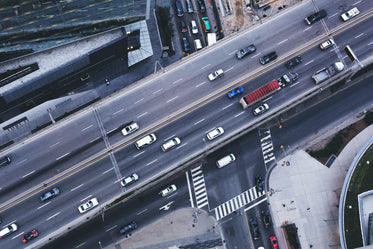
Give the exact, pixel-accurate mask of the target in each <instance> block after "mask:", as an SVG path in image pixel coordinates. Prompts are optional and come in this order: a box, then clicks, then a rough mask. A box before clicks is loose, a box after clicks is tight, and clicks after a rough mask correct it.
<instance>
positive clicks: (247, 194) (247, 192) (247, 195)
mask: <svg viewBox="0 0 373 249" xmlns="http://www.w3.org/2000/svg"><path fill="white" fill-rule="evenodd" d="M245 196H246V199H247V203H249V202H250V200H251V199H250V196H249V191H246V192H245Z"/></svg>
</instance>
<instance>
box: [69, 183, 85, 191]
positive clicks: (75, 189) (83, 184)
mask: <svg viewBox="0 0 373 249" xmlns="http://www.w3.org/2000/svg"><path fill="white" fill-rule="evenodd" d="M83 185H84V183H82V184H80V185H79V186H77V187H75V188H72V189H71V190H70V191H71V192H72V191H74V190H76V189H78V188H80V187H82V186H83Z"/></svg>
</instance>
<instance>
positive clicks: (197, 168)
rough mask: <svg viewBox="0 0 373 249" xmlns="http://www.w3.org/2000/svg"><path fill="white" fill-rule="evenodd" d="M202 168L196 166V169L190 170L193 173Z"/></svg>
mask: <svg viewBox="0 0 373 249" xmlns="http://www.w3.org/2000/svg"><path fill="white" fill-rule="evenodd" d="M200 168H201V166H198V167H195V168H194V169H191V170H190V172H192V173H193V172H194V171H197V170H199V169H200Z"/></svg>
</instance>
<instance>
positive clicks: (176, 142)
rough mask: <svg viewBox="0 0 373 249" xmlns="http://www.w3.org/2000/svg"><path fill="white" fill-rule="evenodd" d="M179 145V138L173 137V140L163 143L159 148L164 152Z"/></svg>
mask: <svg viewBox="0 0 373 249" xmlns="http://www.w3.org/2000/svg"><path fill="white" fill-rule="evenodd" d="M180 143H181V141H180V138H178V137H174V138H173V139H171V140H168V141H167V142H166V143H164V144H163V145H162V146H161V148H162V150H163V151H164V152H166V151H168V150H170V149H172V148H174V147H176V146H177V145H179V144H180Z"/></svg>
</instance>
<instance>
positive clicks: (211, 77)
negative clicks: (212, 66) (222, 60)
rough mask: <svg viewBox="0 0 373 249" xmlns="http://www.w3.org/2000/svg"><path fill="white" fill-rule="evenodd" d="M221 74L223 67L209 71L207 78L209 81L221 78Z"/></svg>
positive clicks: (222, 74)
mask: <svg viewBox="0 0 373 249" xmlns="http://www.w3.org/2000/svg"><path fill="white" fill-rule="evenodd" d="M223 76H224V71H223V69H218V70H216V71H215V72H212V73H210V74H209V75H208V78H209V80H210V81H213V80H216V79H219V78H221V77H223Z"/></svg>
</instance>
